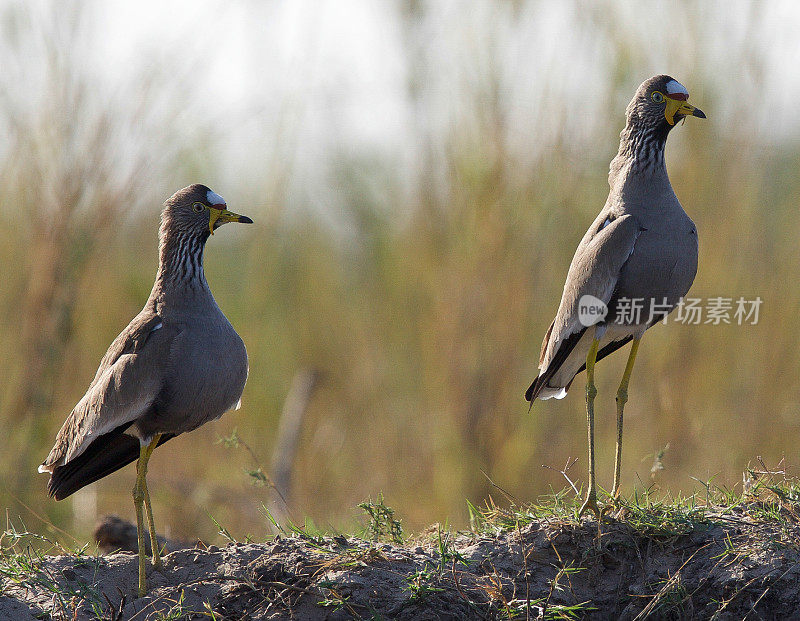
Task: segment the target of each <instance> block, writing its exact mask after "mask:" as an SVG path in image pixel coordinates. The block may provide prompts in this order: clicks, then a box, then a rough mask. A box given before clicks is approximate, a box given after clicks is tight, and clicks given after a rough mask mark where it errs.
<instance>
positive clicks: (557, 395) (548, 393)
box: [537, 388, 567, 401]
mask: <svg viewBox="0 0 800 621" xmlns="http://www.w3.org/2000/svg"><path fill="white" fill-rule="evenodd" d="M566 396H567V389H566V388H545V389H544V390H542V392H540V393H539V396H538V397H537V398H538V399H541V400H542V401H547V400H548V399H563V398H564V397H566Z"/></svg>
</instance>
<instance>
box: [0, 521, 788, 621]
mask: <svg viewBox="0 0 800 621" xmlns="http://www.w3.org/2000/svg"><path fill="white" fill-rule="evenodd" d="M785 517H786V519H780V520H772V521H770V520H765V521H761V520H756V519H754V518H753V513H752V512H748V511H745V510H744V509H741V508H740V509H733V510H727V511H726V512H724V514H723V513H720V514H717V515H715V514H712V513H708V512H706V513H704V514H703V515H702V517H699V518H697V519H692V520H685V521H682V522H680V521H677V522H676V521H675V520H672V521H670V520H665V521H664V523H663V524H662V525H661V526H659V525H658V520H650V521H649V522H648V523H647V524H646V525H644V524H643V522H642V521H641V520H630V519H627V517H626V516H620V519H619V520H617V519H608V520H607V521H604V522H603V523H602V524H599V525H598V523H597V522H596V521H594V520H588V519H584V520H583V521H582V522H580V523H578V522H575V521H574V520H571V521H569V520H558V519H546V520H544V519H543V520H533V521H529V522H528V523H526V524H525V525H524V526H519V527H518V528H512V529H510V530H498V531H497V532H495V533H494V534H486V535H476V534H458V535H449V534H442V533H441V532H440V531H438V530H436V529H432V530H431V531H430V532H429V533H427V534H426V535H425V536H423V537H421V538H420V540H419V542H417V543H414V542H412V543H411V544H406V545H404V546H400V545H394V544H389V543H373V542H370V541H365V540H362V539H357V538H349V537H344V536H337V537H309V536H303V535H302V534H300V535H293V536H291V537H278V538H276V539H275V540H273V541H271V542H269V543H258V544H257V543H232V544H230V545H228V546H227V547H225V548H217V547H214V546H211V547H209V548H207V549H186V550H178V551H175V552H172V553H171V554H169V555H167V556H166V557H165V559H164V562H165V568H164V570H163V571H162V572H150V573H149V586H150V593H149V594H148V596H147V597H144V598H137V597H136V585H137V560H136V556H135V555H134V554H130V553H117V554H111V555H108V556H99V557H93V556H75V555H65V556H46V557H43V558H42V559H41V560H39V561H37V562H36V563H35V571H33V572H32V573H31V575H29V576H28V577H27V578H26V579H24V580H23V579H21V578H20V577H19V576H17V577H16V578H14V579H12V578H9V577H8V573H7V572H6V577H5V578H4V579H3V590H2V595H0V619H4V620H5V619H14V620H17V619H19V620H21V621H22V620H28V619H59V620H60V619H78V620H82V619H98V618H100V619H108V620H114V621H116V620H122V619H124V620H126V621H128V620H134V619H139V620H144V619H184V618H185V619H209V618H213V619H218V620H222V619H256V620H258V619H297V620H310V619H332V620H333V619H351V618H359V619H360V618H366V619H380V618H382V619H413V620H423V619H509V618H516V619H561V618H576V619H584V618H585V619H629V620H630V619H643V618H653V619H711V618H714V619H800V552H799V551H798V543H800V529H798V526H797V521H796V520H795V519H794V516H793V515H787V516H785ZM2 575H3V574H0V576H2Z"/></svg>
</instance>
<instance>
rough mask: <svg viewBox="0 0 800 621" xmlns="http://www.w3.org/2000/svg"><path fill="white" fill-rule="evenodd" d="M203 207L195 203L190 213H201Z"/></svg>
mask: <svg viewBox="0 0 800 621" xmlns="http://www.w3.org/2000/svg"><path fill="white" fill-rule="evenodd" d="M205 207H206V206H205V205H203V203H195V204H194V205H192V211H194V212H195V213H200V212H201V211H203V209H205Z"/></svg>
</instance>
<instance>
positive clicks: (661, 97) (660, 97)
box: [650, 91, 664, 103]
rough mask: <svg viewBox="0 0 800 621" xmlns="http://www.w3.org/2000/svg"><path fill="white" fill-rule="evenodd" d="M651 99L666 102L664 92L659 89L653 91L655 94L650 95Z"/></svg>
mask: <svg viewBox="0 0 800 621" xmlns="http://www.w3.org/2000/svg"><path fill="white" fill-rule="evenodd" d="M650 99H652V100H653V101H654V102H656V103H663V102H664V94H663V93H661V92H659V91H653V94H652V95H650Z"/></svg>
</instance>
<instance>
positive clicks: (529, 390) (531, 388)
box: [525, 378, 538, 404]
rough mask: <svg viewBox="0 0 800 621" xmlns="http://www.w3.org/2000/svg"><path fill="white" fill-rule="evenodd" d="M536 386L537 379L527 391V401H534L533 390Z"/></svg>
mask: <svg viewBox="0 0 800 621" xmlns="http://www.w3.org/2000/svg"><path fill="white" fill-rule="evenodd" d="M537 379H538V378H537ZM534 388H536V380H534V381H533V384H531V385H530V386H529V387H528V390H526V391H525V401H529V402H530V403H531V404H532V403H533V390H534Z"/></svg>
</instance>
